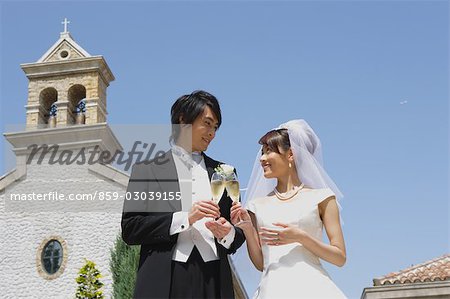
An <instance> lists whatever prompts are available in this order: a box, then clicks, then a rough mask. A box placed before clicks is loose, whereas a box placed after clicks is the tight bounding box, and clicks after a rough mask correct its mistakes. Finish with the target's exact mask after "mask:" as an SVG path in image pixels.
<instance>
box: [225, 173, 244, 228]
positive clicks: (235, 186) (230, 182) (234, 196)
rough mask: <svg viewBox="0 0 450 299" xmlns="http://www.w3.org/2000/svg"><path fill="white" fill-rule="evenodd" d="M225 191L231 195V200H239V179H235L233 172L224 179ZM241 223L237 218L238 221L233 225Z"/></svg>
mask: <svg viewBox="0 0 450 299" xmlns="http://www.w3.org/2000/svg"><path fill="white" fill-rule="evenodd" d="M225 183H226V188H227V193H228V195H229V196H230V197H231V200H233V202H239V199H240V193H239V181H238V180H237V176H236V174H235V173H232V174H230V175H228V176H227V177H226V179H225ZM240 223H242V220H241V219H239V221H238V223H236V224H235V225H239V224H240Z"/></svg>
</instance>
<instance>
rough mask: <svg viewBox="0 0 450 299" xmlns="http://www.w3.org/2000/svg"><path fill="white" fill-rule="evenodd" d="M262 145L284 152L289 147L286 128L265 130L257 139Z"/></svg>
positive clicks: (277, 151)
mask: <svg viewBox="0 0 450 299" xmlns="http://www.w3.org/2000/svg"><path fill="white" fill-rule="evenodd" d="M258 143H259V144H261V145H262V146H267V147H268V148H269V149H270V150H271V151H273V152H276V153H279V154H280V149H281V150H282V151H283V152H285V151H287V150H288V149H289V148H290V147H291V142H290V140H289V135H288V130H287V129H275V130H271V131H269V132H267V133H266V134H264V136H263V137H261V138H260V139H259V141H258Z"/></svg>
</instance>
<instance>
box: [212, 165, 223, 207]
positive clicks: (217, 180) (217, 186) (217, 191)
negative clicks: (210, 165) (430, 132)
mask: <svg viewBox="0 0 450 299" xmlns="http://www.w3.org/2000/svg"><path fill="white" fill-rule="evenodd" d="M224 190H225V184H224V181H223V176H222V175H221V174H220V173H218V172H214V173H213V175H212V176H211V192H212V197H213V201H214V202H215V203H217V204H218V203H219V201H220V199H221V198H222V194H223V191H224Z"/></svg>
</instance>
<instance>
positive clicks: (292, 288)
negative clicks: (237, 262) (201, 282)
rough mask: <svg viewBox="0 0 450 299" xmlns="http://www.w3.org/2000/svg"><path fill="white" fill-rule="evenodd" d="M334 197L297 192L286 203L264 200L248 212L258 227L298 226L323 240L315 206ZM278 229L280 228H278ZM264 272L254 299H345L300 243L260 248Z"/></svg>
mask: <svg viewBox="0 0 450 299" xmlns="http://www.w3.org/2000/svg"><path fill="white" fill-rule="evenodd" d="M332 195H334V193H333V191H332V190H331V189H328V188H326V189H309V190H300V191H299V193H298V194H297V195H295V196H294V197H293V198H291V199H289V200H285V201H281V200H279V199H278V198H277V197H276V196H267V197H262V198H257V199H254V200H252V201H250V202H249V203H248V205H247V209H248V210H249V211H252V212H253V213H254V214H255V215H256V218H257V221H258V227H261V226H263V227H268V228H277V227H274V226H273V224H272V223H274V222H281V223H286V224H292V225H295V226H298V227H299V228H301V229H302V230H304V231H305V232H307V233H308V234H310V235H311V236H313V237H314V238H317V239H319V240H322V221H321V219H320V215H319V210H318V204H319V203H320V202H322V201H323V200H325V199H327V198H328V197H329V196H332ZM278 228H279V229H280V227H278ZM262 252H263V257H264V270H263V272H262V276H261V282H260V284H259V287H258V289H257V290H256V293H255V295H254V297H253V298H258V299H274V298H298V299H303V298H305V299H310V298H327V299H328V298H330V299H335V298H336V299H337V298H346V296H345V295H344V294H343V293H342V291H341V290H339V288H338V287H337V286H336V285H335V284H334V282H333V281H332V280H331V278H330V276H329V275H328V273H327V272H326V271H325V269H324V268H323V267H322V264H321V263H320V260H319V258H318V257H317V256H316V255H314V254H313V253H312V252H310V251H309V250H307V249H306V248H304V247H303V245H301V244H300V243H291V244H286V245H279V246H268V245H265V244H262Z"/></svg>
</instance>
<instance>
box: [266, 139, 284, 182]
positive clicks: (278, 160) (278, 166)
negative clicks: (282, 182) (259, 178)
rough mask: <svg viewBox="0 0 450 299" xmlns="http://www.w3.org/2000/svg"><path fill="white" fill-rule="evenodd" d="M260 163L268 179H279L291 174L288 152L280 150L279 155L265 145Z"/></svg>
mask: <svg viewBox="0 0 450 299" xmlns="http://www.w3.org/2000/svg"><path fill="white" fill-rule="evenodd" d="M259 162H260V163H261V166H262V168H263V171H264V177H265V178H267V179H271V178H279V177H282V176H286V175H288V174H289V158H288V153H287V152H283V151H281V150H280V153H277V152H275V151H272V150H271V149H270V148H269V147H268V146H266V145H264V146H263V149H262V155H261V158H260V159H259Z"/></svg>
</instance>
